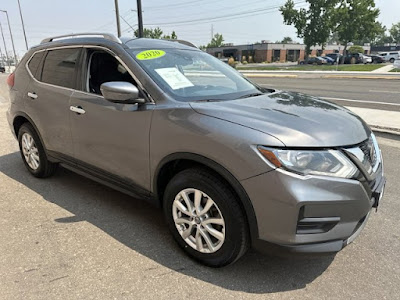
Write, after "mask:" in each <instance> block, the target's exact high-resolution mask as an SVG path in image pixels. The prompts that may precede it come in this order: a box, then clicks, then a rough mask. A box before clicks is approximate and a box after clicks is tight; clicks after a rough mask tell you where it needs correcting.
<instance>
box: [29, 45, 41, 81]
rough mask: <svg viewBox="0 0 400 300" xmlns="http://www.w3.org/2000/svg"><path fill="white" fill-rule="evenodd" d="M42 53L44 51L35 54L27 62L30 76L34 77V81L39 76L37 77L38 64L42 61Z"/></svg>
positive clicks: (38, 76)
mask: <svg viewBox="0 0 400 300" xmlns="http://www.w3.org/2000/svg"><path fill="white" fill-rule="evenodd" d="M44 53H45V52H44V51H42V52H38V53H36V54H35V55H34V56H33V57H32V58H31V60H30V61H29V64H28V68H29V71H31V73H32V76H33V77H35V78H36V79H39V78H40V75H39V74H40V72H38V68H39V65H40V62H41V60H42V57H43V55H44Z"/></svg>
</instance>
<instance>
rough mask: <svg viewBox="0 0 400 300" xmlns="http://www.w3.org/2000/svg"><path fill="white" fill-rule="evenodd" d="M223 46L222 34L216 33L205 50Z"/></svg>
mask: <svg viewBox="0 0 400 300" xmlns="http://www.w3.org/2000/svg"><path fill="white" fill-rule="evenodd" d="M223 45H224V37H223V36H222V34H219V33H216V34H214V37H213V38H212V39H211V42H210V43H208V45H207V48H215V47H221V46H223Z"/></svg>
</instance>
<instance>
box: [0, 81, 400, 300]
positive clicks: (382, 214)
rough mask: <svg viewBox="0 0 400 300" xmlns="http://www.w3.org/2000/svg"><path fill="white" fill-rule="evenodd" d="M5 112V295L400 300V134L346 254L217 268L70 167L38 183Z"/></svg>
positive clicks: (144, 212)
mask: <svg viewBox="0 0 400 300" xmlns="http://www.w3.org/2000/svg"><path fill="white" fill-rule="evenodd" d="M1 89H2V87H1V86H0V91H1ZM1 96H5V95H4V94H2V95H1ZM3 99H6V97H3ZM6 109H7V103H0V140H1V147H0V241H1V242H0V299H12V300H15V299H149V298H153V299H211V298H215V299H398V296H399V294H400V260H399V249H400V218H399V212H400V197H399V195H400V185H398V184H397V182H398V178H400V168H398V165H399V157H400V139H399V138H397V139H395V138H393V136H388V135H387V136H384V135H379V137H378V140H379V143H380V145H381V147H382V150H383V155H384V159H385V162H386V176H387V180H388V183H387V188H386V194H385V196H384V200H383V202H382V205H381V207H380V208H379V211H378V213H373V214H372V216H371V218H370V219H369V222H368V224H367V226H366V227H365V229H364V231H363V232H362V234H361V235H360V236H359V237H358V239H356V241H355V242H354V243H352V244H350V245H349V246H347V247H346V248H345V249H344V250H342V251H341V252H339V253H337V254H336V255H324V256H316V257H307V256H280V257H277V256H266V255H262V254H259V253H256V252H254V251H250V252H249V253H248V254H247V255H246V256H245V257H243V258H242V259H241V260H240V261H238V262H237V263H236V264H234V265H232V266H228V267H226V268H222V269H211V268H207V267H203V266H201V265H199V264H197V263H195V262H193V261H192V260H190V259H189V258H188V257H186V255H185V254H184V253H183V252H182V251H181V250H180V249H179V248H178V247H177V246H176V244H175V242H174V241H173V239H172V237H171V236H170V234H169V233H168V230H167V228H166V225H165V222H164V220H163V217H162V213H161V211H159V210H157V209H155V208H154V207H152V206H151V205H149V204H147V203H145V202H143V201H140V200H136V199H132V198H131V197H129V196H126V195H124V194H121V193H119V192H117V191H114V190H111V189H109V188H107V187H105V186H102V185H100V184H98V183H95V182H93V181H91V180H88V179H86V178H83V177H81V176H79V175H76V174H74V173H72V172H70V171H67V170H65V169H60V170H59V171H58V172H57V173H56V175H55V176H54V177H52V178H49V179H37V178H34V177H32V176H31V175H30V174H29V173H28V172H27V171H26V169H25V167H24V165H23V163H22V160H21V157H20V155H19V153H18V145H17V142H16V141H15V139H14V137H13V136H12V135H11V133H10V130H9V128H8V124H7V122H6V119H5V111H6Z"/></svg>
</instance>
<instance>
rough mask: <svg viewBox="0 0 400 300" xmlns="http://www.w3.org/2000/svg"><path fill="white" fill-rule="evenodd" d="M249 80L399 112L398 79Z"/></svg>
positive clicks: (333, 99) (263, 84) (343, 102)
mask: <svg viewBox="0 0 400 300" xmlns="http://www.w3.org/2000/svg"><path fill="white" fill-rule="evenodd" d="M278 75H279V74H278ZM399 78H400V77H399ZM251 79H252V80H253V81H255V82H257V83H258V84H260V85H262V86H264V87H269V88H274V89H279V90H287V91H295V92H301V93H305V94H310V95H314V96H318V97H323V98H324V99H327V100H329V101H332V102H335V103H337V104H340V105H345V106H354V107H363V108H372V109H380V110H389V111H400V80H387V79H356V78H354V79H349V78H290V77H286V78H285V77H283V78H282V77H271V78H268V77H267V78H251Z"/></svg>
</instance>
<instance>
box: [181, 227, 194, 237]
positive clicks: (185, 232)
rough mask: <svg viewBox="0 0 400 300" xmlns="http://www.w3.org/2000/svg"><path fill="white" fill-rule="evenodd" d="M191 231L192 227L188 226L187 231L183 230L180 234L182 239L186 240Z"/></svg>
mask: <svg viewBox="0 0 400 300" xmlns="http://www.w3.org/2000/svg"><path fill="white" fill-rule="evenodd" d="M192 230H193V225H190V226H189V228H188V229H186V230H184V231H183V232H182V237H183V239H185V240H186V239H187V238H188V237H189V236H190V235H191V234H192Z"/></svg>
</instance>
